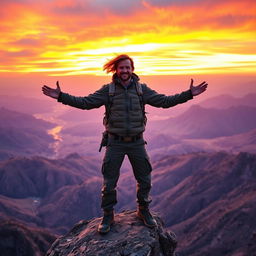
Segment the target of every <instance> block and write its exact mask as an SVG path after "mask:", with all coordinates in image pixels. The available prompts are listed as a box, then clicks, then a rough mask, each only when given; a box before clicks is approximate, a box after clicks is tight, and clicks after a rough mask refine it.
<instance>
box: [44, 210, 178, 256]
mask: <svg viewBox="0 0 256 256" xmlns="http://www.w3.org/2000/svg"><path fill="white" fill-rule="evenodd" d="M154 217H155V219H156V220H157V224H158V226H157V227H156V228H153V229H150V228H148V227H146V226H145V225H144V224H143V222H142V221H141V220H140V219H138V217H137V216H136V211H124V212H122V213H119V214H115V223H114V225H113V226H112V227H111V230H110V232H109V233H107V234H105V235H101V234H99V233H98V231H97V227H98V225H99V223H100V221H101V218H95V219H92V220H90V221H80V222H79V223H78V224H76V225H75V226H74V227H73V228H72V229H71V230H70V231H69V232H68V233H67V234H66V235H64V236H61V237H60V238H58V239H57V240H56V241H55V242H54V243H53V245H52V247H51V248H50V249H49V251H48V252H47V254H46V255H47V256H57V255H62V256H65V255H69V256H71V255H72V256H78V255H79V256H83V255H84V256H85V255H86V256H101V255H102V256H103V255H104V256H108V255H109V256H110V255H111V256H172V255H175V253H174V250H175V248H176V246H177V241H176V238H175V234H174V233H172V232H167V231H166V230H165V229H164V227H163V222H162V220H161V219H160V218H159V217H158V216H156V215H154Z"/></svg>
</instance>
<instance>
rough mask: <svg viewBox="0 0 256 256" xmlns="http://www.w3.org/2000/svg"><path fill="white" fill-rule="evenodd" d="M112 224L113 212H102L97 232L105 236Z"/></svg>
mask: <svg viewBox="0 0 256 256" xmlns="http://www.w3.org/2000/svg"><path fill="white" fill-rule="evenodd" d="M113 223H114V211H104V216H103V218H102V221H101V223H100V225H99V226H98V232H99V233H101V234H106V233H108V232H109V231H110V226H111V225H112V224H113Z"/></svg>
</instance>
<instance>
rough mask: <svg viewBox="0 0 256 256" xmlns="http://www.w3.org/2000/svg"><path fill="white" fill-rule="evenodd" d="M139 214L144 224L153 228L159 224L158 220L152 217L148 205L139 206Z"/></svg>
mask: <svg viewBox="0 0 256 256" xmlns="http://www.w3.org/2000/svg"><path fill="white" fill-rule="evenodd" d="M137 216H138V217H139V218H140V219H141V220H143V222H144V224H145V225H146V226H147V227H149V228H153V227H156V226H157V223H156V220H155V219H154V218H153V217H152V215H151V213H150V211H149V209H148V207H146V206H139V207H138V210H137Z"/></svg>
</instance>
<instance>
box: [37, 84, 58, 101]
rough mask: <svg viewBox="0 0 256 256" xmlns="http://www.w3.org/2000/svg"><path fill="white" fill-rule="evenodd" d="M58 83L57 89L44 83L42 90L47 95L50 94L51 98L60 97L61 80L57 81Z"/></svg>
mask: <svg viewBox="0 0 256 256" xmlns="http://www.w3.org/2000/svg"><path fill="white" fill-rule="evenodd" d="M56 85H57V88H56V89H53V88H51V87H49V86H47V85H44V86H43V87H42V91H43V93H44V94H45V95H46V96H49V97H51V98H54V99H58V98H59V95H60V92H61V90H60V86H59V81H57V82H56Z"/></svg>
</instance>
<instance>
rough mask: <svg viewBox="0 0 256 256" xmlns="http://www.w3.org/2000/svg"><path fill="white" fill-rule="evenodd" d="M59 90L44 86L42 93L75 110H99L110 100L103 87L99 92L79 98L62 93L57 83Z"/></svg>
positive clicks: (105, 88) (106, 90)
mask: <svg viewBox="0 0 256 256" xmlns="http://www.w3.org/2000/svg"><path fill="white" fill-rule="evenodd" d="M56 85H57V88H56V89H53V88H51V87H49V86H46V85H44V86H43V87H42V91H43V93H44V94H45V95H47V96H49V97H51V98H54V99H57V100H58V102H62V104H65V105H69V106H72V107H75V108H80V109H93V108H99V107H100V106H102V105H104V104H106V102H107V100H108V98H107V96H108V94H107V92H108V89H107V87H106V86H103V87H102V88H101V89H99V90H98V91H96V92H94V93H92V94H89V95H88V96H86V97H77V96H73V95H70V94H68V93H64V92H62V91H61V89H60V86H59V82H58V81H57V83H56Z"/></svg>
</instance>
